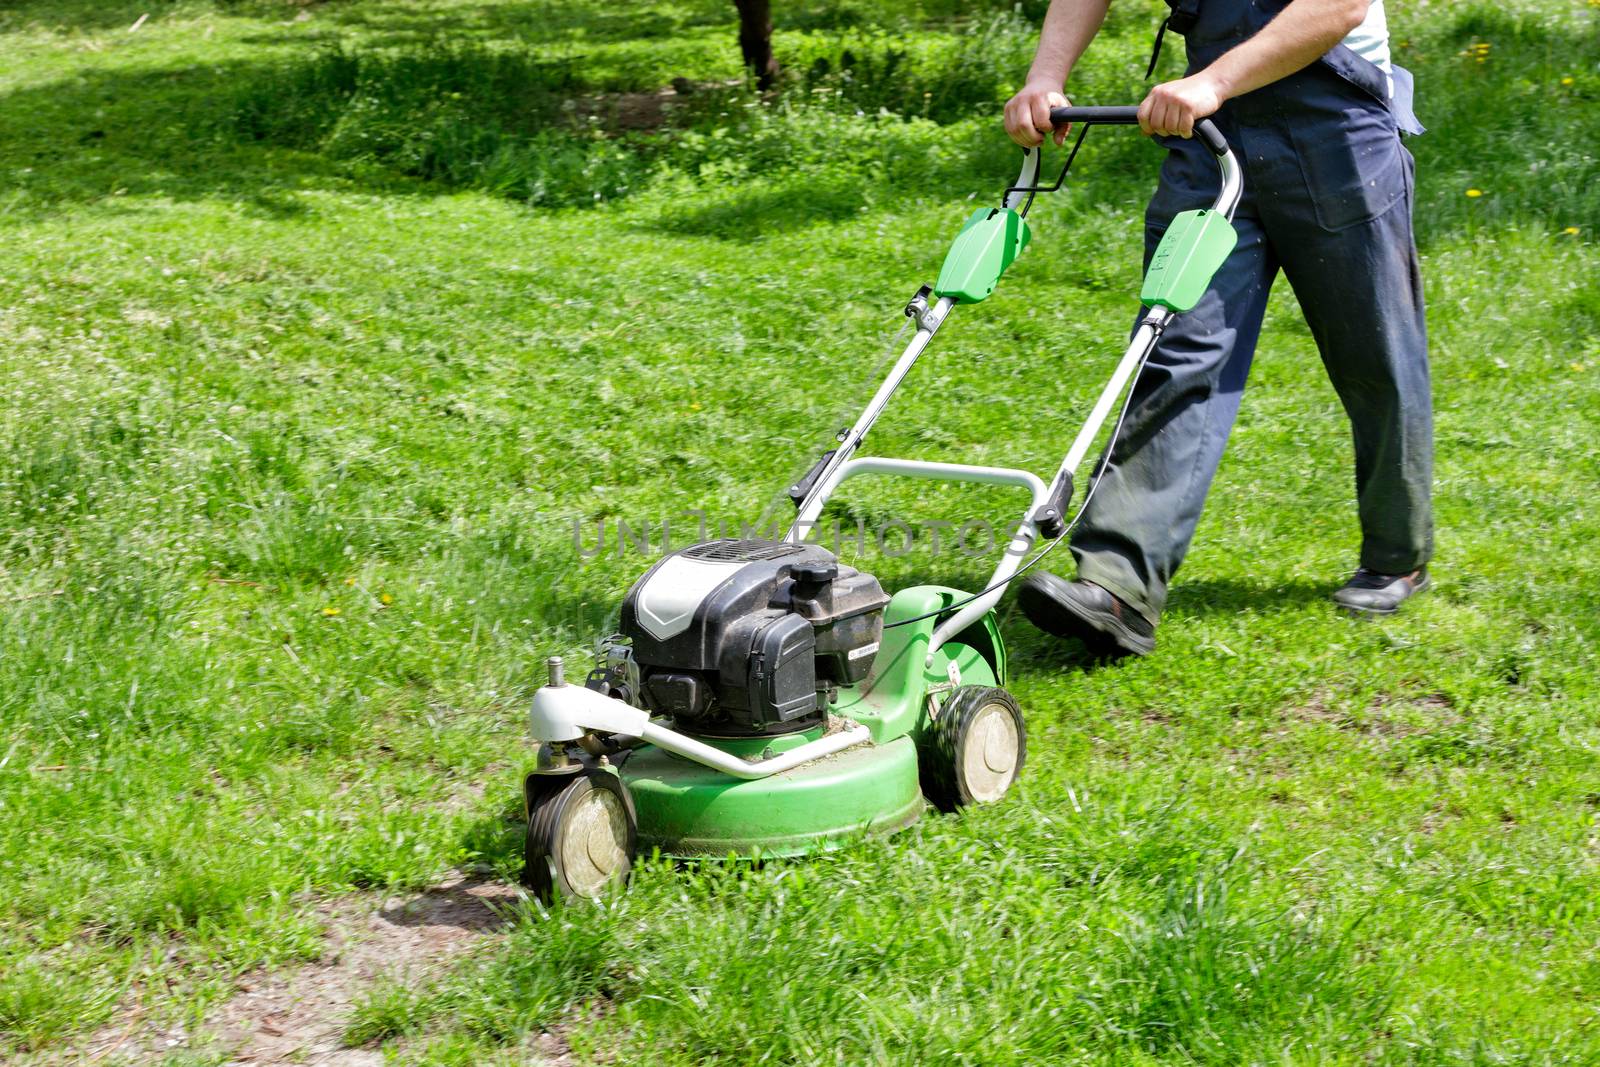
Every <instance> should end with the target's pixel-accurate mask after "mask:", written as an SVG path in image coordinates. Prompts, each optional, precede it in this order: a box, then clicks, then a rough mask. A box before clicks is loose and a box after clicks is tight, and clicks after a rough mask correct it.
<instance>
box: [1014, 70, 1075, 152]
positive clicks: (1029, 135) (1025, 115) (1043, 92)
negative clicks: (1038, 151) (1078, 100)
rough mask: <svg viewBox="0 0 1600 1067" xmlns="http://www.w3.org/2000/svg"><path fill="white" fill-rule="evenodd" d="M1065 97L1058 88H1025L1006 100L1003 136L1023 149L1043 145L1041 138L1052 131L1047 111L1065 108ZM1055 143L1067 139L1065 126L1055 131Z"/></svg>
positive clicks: (1046, 86) (1031, 85)
mask: <svg viewBox="0 0 1600 1067" xmlns="http://www.w3.org/2000/svg"><path fill="white" fill-rule="evenodd" d="M1066 106H1067V98H1066V97H1065V96H1063V95H1061V90H1060V89H1052V88H1050V86H1048V85H1035V84H1032V83H1029V84H1028V85H1024V86H1023V87H1022V89H1021V90H1020V91H1018V93H1017V95H1016V96H1013V97H1012V98H1011V99H1010V100H1008V101H1006V133H1008V134H1010V135H1011V139H1012V140H1013V141H1015V142H1017V144H1019V145H1021V146H1022V147H1023V148H1037V147H1039V146H1040V145H1041V144H1043V143H1044V135H1045V134H1047V133H1049V132H1050V130H1051V126H1050V109H1051V108H1053V107H1066ZM1055 136H1056V144H1060V143H1061V142H1062V141H1064V140H1066V139H1067V127H1065V126H1062V127H1061V128H1060V129H1058V130H1056V131H1055Z"/></svg>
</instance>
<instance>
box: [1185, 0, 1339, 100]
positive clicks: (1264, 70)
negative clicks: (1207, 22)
mask: <svg viewBox="0 0 1600 1067" xmlns="http://www.w3.org/2000/svg"><path fill="white" fill-rule="evenodd" d="M1368 4H1369V0H1293V2H1292V3H1290V4H1289V6H1288V7H1286V8H1284V9H1283V11H1281V12H1279V14H1278V16H1277V17H1276V18H1274V19H1273V20H1272V21H1271V22H1269V23H1267V25H1266V26H1265V28H1263V29H1262V30H1261V32H1260V33H1257V34H1256V35H1255V36H1254V37H1251V38H1250V39H1249V40H1248V41H1245V42H1244V43H1243V44H1241V45H1239V46H1238V47H1236V48H1234V49H1232V50H1231V51H1229V52H1227V53H1225V54H1224V55H1223V56H1222V57H1221V58H1220V59H1218V60H1217V61H1216V62H1215V63H1212V64H1211V65H1210V66H1209V67H1207V68H1206V69H1205V71H1204V74H1205V76H1206V77H1208V78H1209V79H1211V81H1212V82H1213V83H1214V84H1215V86H1216V88H1217V91H1218V93H1219V94H1220V95H1221V96H1222V98H1223V99H1228V98H1229V97H1234V96H1241V95H1243V94H1244V93H1248V92H1250V91H1251V90H1252V89H1259V88H1261V87H1262V86H1263V85H1271V84H1272V83H1273V82H1275V81H1277V80H1278V79H1280V78H1286V77H1288V76H1289V75H1291V74H1293V73H1294V72H1295V71H1297V70H1300V69H1301V68H1303V67H1306V66H1308V65H1310V64H1311V63H1312V62H1314V61H1315V60H1316V59H1317V57H1318V56H1321V55H1322V54H1323V53H1324V52H1326V51H1327V50H1328V49H1330V48H1332V47H1333V46H1334V45H1336V44H1338V43H1339V42H1340V41H1342V40H1343V39H1344V37H1345V35H1346V34H1348V33H1349V32H1350V31H1351V30H1353V29H1355V28H1356V27H1357V26H1359V25H1361V20H1362V19H1364V18H1366V16H1367V7H1368Z"/></svg>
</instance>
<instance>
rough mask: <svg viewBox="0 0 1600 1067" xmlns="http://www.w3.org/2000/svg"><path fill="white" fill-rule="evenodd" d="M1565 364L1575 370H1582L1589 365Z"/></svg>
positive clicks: (1586, 368)
mask: <svg viewBox="0 0 1600 1067" xmlns="http://www.w3.org/2000/svg"><path fill="white" fill-rule="evenodd" d="M1567 366H1569V367H1571V368H1572V369H1573V370H1576V371H1584V370H1588V369H1589V365H1588V364H1587V363H1568V364H1567Z"/></svg>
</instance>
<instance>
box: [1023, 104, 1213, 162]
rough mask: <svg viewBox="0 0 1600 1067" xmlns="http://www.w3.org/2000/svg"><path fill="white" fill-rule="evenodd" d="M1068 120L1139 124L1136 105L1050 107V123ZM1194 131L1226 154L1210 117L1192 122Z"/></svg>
mask: <svg viewBox="0 0 1600 1067" xmlns="http://www.w3.org/2000/svg"><path fill="white" fill-rule="evenodd" d="M1069 122H1081V123H1083V124H1085V125H1087V126H1137V125H1139V109H1138V107H1136V106H1135V107H1053V108H1051V109H1050V125H1052V126H1064V125H1066V124H1067V123H1069ZM1194 132H1195V134H1196V136H1198V137H1199V138H1200V140H1201V141H1203V142H1205V146H1206V147H1207V148H1209V149H1211V151H1212V152H1213V153H1215V154H1216V155H1219V156H1224V155H1227V154H1228V142H1227V139H1226V138H1224V137H1223V136H1222V131H1220V130H1218V129H1217V127H1216V124H1215V123H1214V122H1212V121H1211V120H1210V119H1201V120H1200V121H1199V122H1197V123H1195V124H1194Z"/></svg>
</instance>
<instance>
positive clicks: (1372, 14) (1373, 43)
mask: <svg viewBox="0 0 1600 1067" xmlns="http://www.w3.org/2000/svg"><path fill="white" fill-rule="evenodd" d="M1344 46H1345V47H1346V48H1348V49H1350V51H1352V52H1354V53H1355V54H1356V55H1358V56H1360V57H1361V58H1362V59H1365V60H1366V61H1367V62H1369V63H1372V64H1374V65H1375V66H1377V67H1378V69H1379V70H1382V71H1383V72H1384V73H1385V74H1388V73H1389V72H1390V71H1391V70H1392V69H1393V64H1392V63H1391V62H1390V60H1389V20H1388V19H1387V18H1385V17H1384V14H1383V0H1372V4H1371V5H1370V6H1369V7H1368V8H1367V17H1366V18H1364V19H1362V20H1361V25H1359V26H1357V27H1356V28H1355V29H1353V30H1351V31H1350V33H1349V35H1348V36H1347V37H1345V39H1344ZM1389 95H1390V96H1393V95H1394V78H1393V77H1391V78H1390V79H1389Z"/></svg>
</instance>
